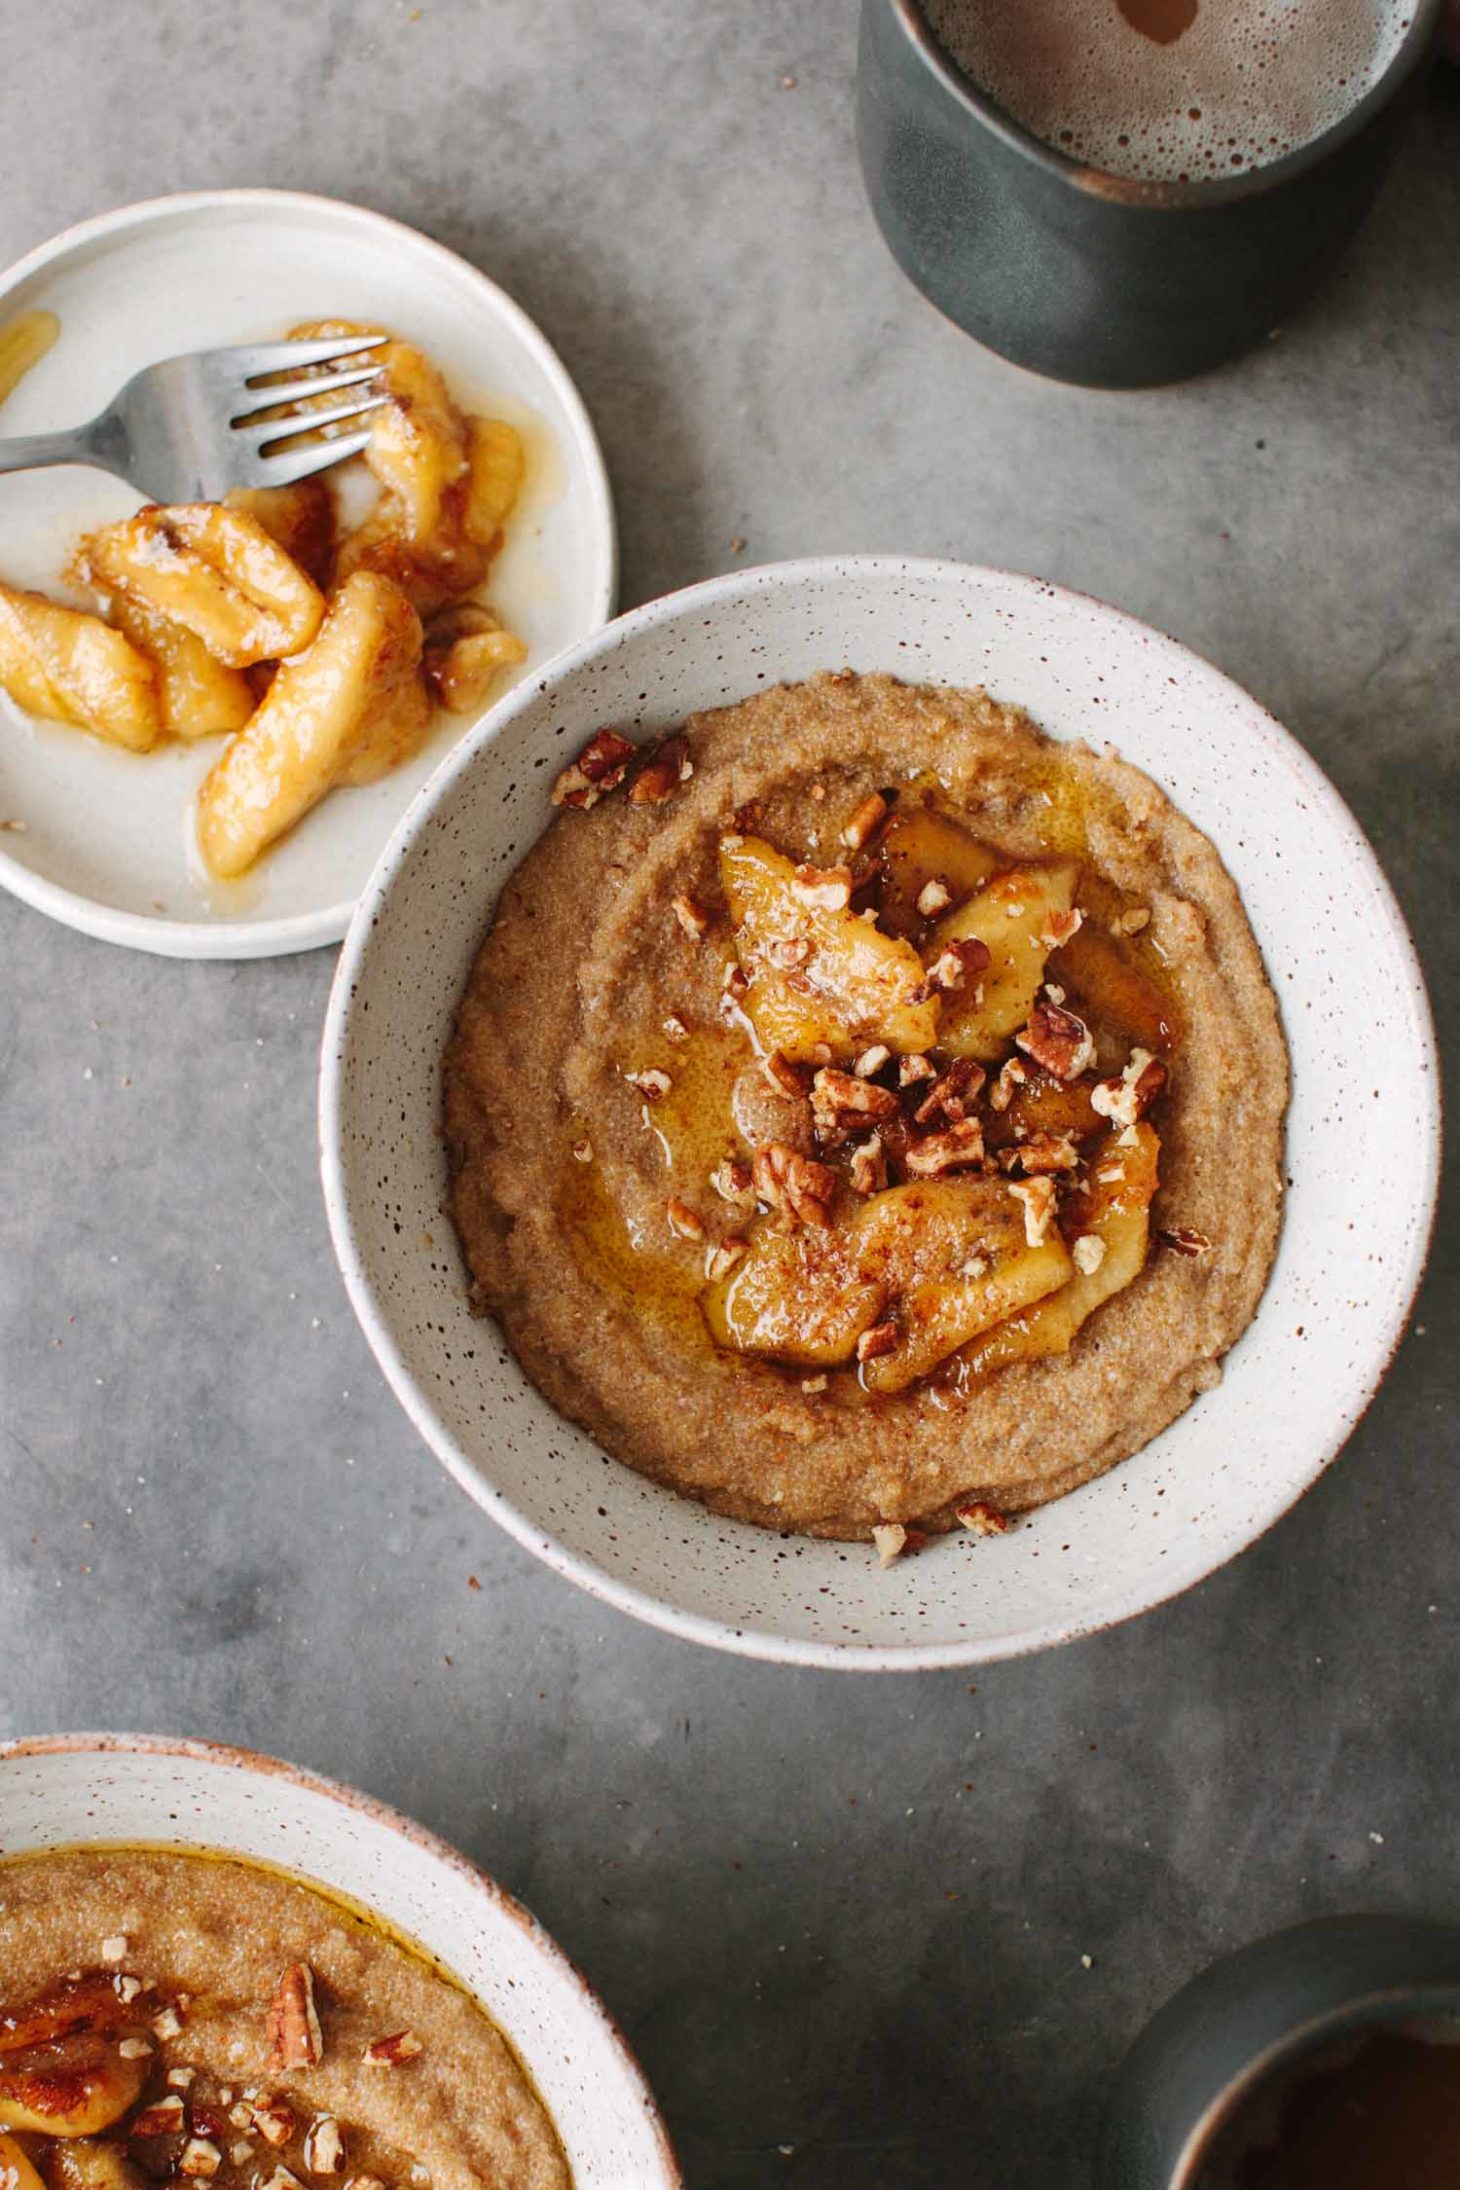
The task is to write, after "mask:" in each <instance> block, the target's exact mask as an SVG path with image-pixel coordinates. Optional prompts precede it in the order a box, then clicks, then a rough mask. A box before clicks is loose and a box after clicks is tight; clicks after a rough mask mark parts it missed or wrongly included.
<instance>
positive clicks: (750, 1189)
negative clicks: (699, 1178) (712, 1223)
mask: <svg viewBox="0 0 1460 2190" xmlns="http://www.w3.org/2000/svg"><path fill="white" fill-rule="evenodd" d="M710 1184H711V1186H712V1187H713V1188H714V1190H715V1192H716V1193H717V1194H718V1195H719V1197H720V1199H721V1201H728V1202H737V1203H739V1204H740V1205H741V1206H742V1207H746V1206H748V1205H749V1204H750V1203H751V1202H753V1201H754V1200H755V1182H754V1180H753V1179H752V1177H751V1172H750V1165H749V1164H748V1163H742V1162H741V1161H740V1159H739V1157H738V1156H727V1157H726V1158H725V1161H724V1162H723V1163H719V1164H716V1166H715V1168H714V1170H713V1171H712V1172H711V1173H710Z"/></svg>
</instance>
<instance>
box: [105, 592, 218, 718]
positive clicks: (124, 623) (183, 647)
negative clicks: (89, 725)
mask: <svg viewBox="0 0 1460 2190" xmlns="http://www.w3.org/2000/svg"><path fill="white" fill-rule="evenodd" d="M112 614H113V616H114V617H115V618H116V624H117V629H118V630H119V631H120V632H121V633H122V635H123V637H124V638H127V639H129V640H130V641H131V643H132V645H133V646H135V647H136V649H137V651H138V653H139V654H144V655H145V656H146V657H147V659H148V660H149V661H150V662H151V663H152V664H153V666H154V667H155V669H156V671H157V698H158V706H159V709H160V711H161V716H162V727H163V730H164V731H165V733H166V734H167V735H168V736H169V737H174V738H210V737H213V736H214V735H215V734H216V733H217V732H219V731H222V730H241V729H242V728H243V725H244V724H245V723H246V722H247V721H248V718H249V716H250V715H251V714H252V713H253V692H252V689H251V687H250V685H249V682H248V679H247V677H245V676H244V674H243V672H242V670H239V669H225V668H224V666H223V664H222V662H219V661H215V660H214V659H213V656H212V655H211V654H210V653H209V652H208V649H207V647H206V646H204V644H203V642H202V640H201V639H200V638H199V637H198V635H197V633H196V632H193V631H189V630H188V629H187V627H186V626H185V625H183V624H175V623H174V622H173V620H172V618H171V617H170V616H164V615H162V614H161V613H160V611H159V610H157V609H155V608H153V607H152V606H151V604H150V603H149V602H147V601H135V600H133V599H132V598H131V596H130V595H129V594H126V593H118V594H117V595H116V596H115V598H114V599H113V602H112Z"/></svg>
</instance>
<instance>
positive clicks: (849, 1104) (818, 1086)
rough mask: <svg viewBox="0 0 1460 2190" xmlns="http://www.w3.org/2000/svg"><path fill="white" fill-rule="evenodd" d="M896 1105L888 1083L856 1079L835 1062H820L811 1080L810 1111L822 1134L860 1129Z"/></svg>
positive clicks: (842, 1132) (892, 1110)
mask: <svg viewBox="0 0 1460 2190" xmlns="http://www.w3.org/2000/svg"><path fill="white" fill-rule="evenodd" d="M896 1109H897V1097H896V1096H895V1095H894V1094H893V1092H892V1089H891V1088H890V1087H878V1086H877V1084H876V1083H875V1081H872V1080H859V1079H857V1078H856V1076H855V1075H854V1074H853V1073H850V1072H839V1071H838V1070H837V1068H836V1067H835V1066H834V1065H823V1066H822V1068H821V1070H820V1071H819V1072H818V1073H817V1075H816V1077H815V1079H814V1080H813V1081H812V1083H811V1115H812V1118H813V1120H814V1121H815V1125H816V1130H817V1132H818V1133H820V1134H821V1135H822V1136H823V1138H832V1137H835V1136H837V1135H843V1134H848V1133H856V1132H860V1130H861V1128H862V1127H863V1126H865V1125H870V1124H873V1123H875V1122H876V1120H877V1119H879V1118H890V1117H892V1116H893V1114H894V1112H895V1111H896Z"/></svg>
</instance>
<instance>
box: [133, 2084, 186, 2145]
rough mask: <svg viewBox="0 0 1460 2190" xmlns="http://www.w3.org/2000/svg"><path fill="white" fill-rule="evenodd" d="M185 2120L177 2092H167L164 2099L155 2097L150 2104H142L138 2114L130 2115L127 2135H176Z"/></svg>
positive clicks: (180, 2130) (179, 2132)
mask: <svg viewBox="0 0 1460 2190" xmlns="http://www.w3.org/2000/svg"><path fill="white" fill-rule="evenodd" d="M184 2120H185V2116H184V2112H183V2103H182V2100H181V2099H180V2098H179V2096H178V2094H177V2093H176V2092H175V2091H173V2092H169V2094H168V2096H167V2097H166V2098H164V2099H156V2100H154V2101H153V2103H152V2105H151V2106H144V2107H143V2109H142V2111H141V2113H140V2114H134V2115H133V2116H132V2125H131V2127H130V2129H129V2130H128V2131H127V2135H128V2136H129V2137H178V2136H181V2134H182V2130H183V2123H184Z"/></svg>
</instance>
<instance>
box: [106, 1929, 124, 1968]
mask: <svg viewBox="0 0 1460 2190" xmlns="http://www.w3.org/2000/svg"><path fill="white" fill-rule="evenodd" d="M101 1958H102V1960H103V1962H125V1961H126V1959H127V1935H126V1933H125V1932H124V1931H118V1932H113V1933H112V1936H111V1937H110V1939H103V1941H102V1943H101Z"/></svg>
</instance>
